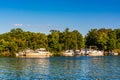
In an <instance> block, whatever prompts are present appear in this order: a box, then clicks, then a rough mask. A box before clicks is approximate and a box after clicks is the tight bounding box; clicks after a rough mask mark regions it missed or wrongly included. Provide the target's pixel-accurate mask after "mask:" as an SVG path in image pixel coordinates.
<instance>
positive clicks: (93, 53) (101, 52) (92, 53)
mask: <svg viewBox="0 0 120 80" xmlns="http://www.w3.org/2000/svg"><path fill="white" fill-rule="evenodd" d="M89 56H104V52H103V51H97V50H93V51H90V52H89Z"/></svg>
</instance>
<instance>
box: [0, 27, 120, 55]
mask: <svg viewBox="0 0 120 80" xmlns="http://www.w3.org/2000/svg"><path fill="white" fill-rule="evenodd" d="M89 46H96V47H97V48H98V49H99V50H105V51H112V50H115V49H120V29H114V30H112V29H91V30H90V31H89V32H88V34H87V35H86V36H85V37H83V36H82V34H81V33H80V32H79V31H78V30H73V31H69V28H66V29H65V30H64V31H63V32H61V31H59V30H51V31H50V34H49V35H46V34H43V33H35V32H29V31H23V30H22V29H21V28H15V29H11V31H10V32H7V33H4V34H0V56H14V55H15V53H17V52H20V51H24V50H25V49H28V48H30V49H33V50H35V49H38V48H46V49H47V50H49V51H50V52H52V53H53V54H54V55H59V54H60V52H61V51H65V50H68V49H72V50H77V49H81V48H85V47H87V48H89Z"/></svg>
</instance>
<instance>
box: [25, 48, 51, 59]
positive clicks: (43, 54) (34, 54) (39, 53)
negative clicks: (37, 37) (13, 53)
mask: <svg viewBox="0 0 120 80" xmlns="http://www.w3.org/2000/svg"><path fill="white" fill-rule="evenodd" d="M50 56H52V54H51V53H50V52H49V51H46V49H45V48H40V49H37V50H36V51H35V52H31V53H26V57H33V58H34V57H36V58H39V57H40V58H42V57H43V58H44V57H50Z"/></svg>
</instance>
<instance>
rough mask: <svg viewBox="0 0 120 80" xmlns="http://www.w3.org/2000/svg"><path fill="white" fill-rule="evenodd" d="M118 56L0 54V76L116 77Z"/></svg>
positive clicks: (0, 79) (23, 79) (25, 79)
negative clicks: (20, 55) (17, 55)
mask: <svg viewBox="0 0 120 80" xmlns="http://www.w3.org/2000/svg"><path fill="white" fill-rule="evenodd" d="M119 74H120V57H119V56H102V57H88V56H82V57H52V58H46V59H27V58H0V80H11V79H12V80H15V79H17V80H30V79H31V80H40V79H45V80H106V79H107V80H113V79H116V80H119V79H120V76H119Z"/></svg>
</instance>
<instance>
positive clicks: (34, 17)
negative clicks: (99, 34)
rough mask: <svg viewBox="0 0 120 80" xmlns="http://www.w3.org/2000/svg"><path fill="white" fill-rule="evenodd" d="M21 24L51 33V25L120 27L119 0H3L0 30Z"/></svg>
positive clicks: (81, 29)
mask: <svg viewBox="0 0 120 80" xmlns="http://www.w3.org/2000/svg"><path fill="white" fill-rule="evenodd" d="M16 26H17V27H20V28H22V29H23V30H25V31H32V32H42V33H46V34H48V33H49V31H50V30H51V29H57V30H60V31H63V30H64V29H65V28H66V27H68V28H70V30H74V29H77V30H78V31H79V32H80V33H82V34H83V36H84V35H86V34H87V32H88V31H89V30H90V29H91V28H112V29H115V28H120V0H0V33H5V32H8V31H10V30H11V29H12V28H16Z"/></svg>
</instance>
